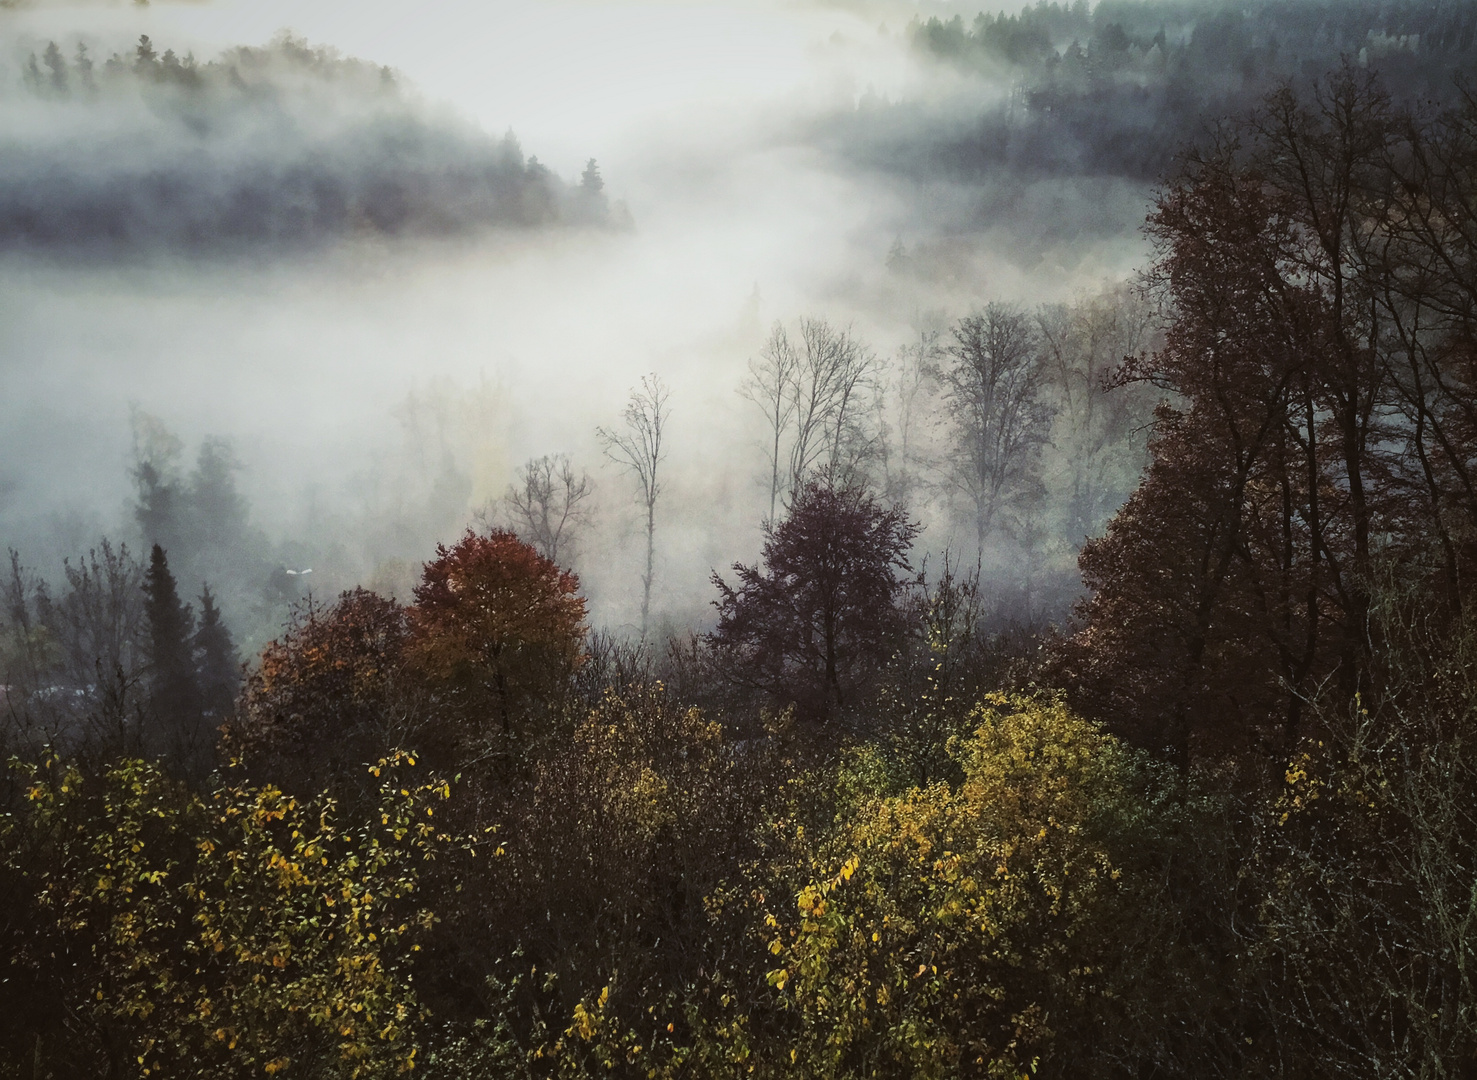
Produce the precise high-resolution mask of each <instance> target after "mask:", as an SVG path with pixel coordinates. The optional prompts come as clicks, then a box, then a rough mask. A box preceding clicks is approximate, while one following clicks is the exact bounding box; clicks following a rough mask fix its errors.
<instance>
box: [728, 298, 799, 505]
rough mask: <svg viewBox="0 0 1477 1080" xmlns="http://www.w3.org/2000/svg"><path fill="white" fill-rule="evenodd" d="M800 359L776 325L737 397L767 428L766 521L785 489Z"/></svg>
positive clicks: (750, 363) (781, 329)
mask: <svg viewBox="0 0 1477 1080" xmlns="http://www.w3.org/2000/svg"><path fill="white" fill-rule="evenodd" d="M799 366H800V358H799V356H797V355H796V353H795V348H794V346H792V345H791V344H790V339H789V337H788V336H787V335H786V334H785V328H784V327H783V326H781V325H780V324H779V323H775V324H774V329H773V330H771V331H770V333H769V340H768V341H766V342H765V343H764V347H763V348H762V349H760V350H759V358H758V359H757V360H750V361H749V377H748V378H747V379H745V380H744V382H743V384H742V385H741V386H740V387H739V393H741V394H743V396H744V397H746V398H748V399H749V400H750V401H752V402H753V403H754V404H755V405H757V406H759V408H760V409H761V410H763V412H764V419H765V422H766V423H767V424H768V425H769V442H768V445H767V446H766V447H765V452H766V454H767V455H768V457H769V520H771V521H773V520H774V511H775V508H776V505H777V504H778V502H779V496H780V491H781V489H782V487H783V486H784V476H785V472H784V470H785V461H786V458H787V455H786V454H785V452H784V450H783V443H784V440H785V437H786V434H787V433H788V431H789V429H790V421H791V420H792V419H794V416H795V395H794V393H793V388H794V382H795V372H796V371H797V370H798V368H799Z"/></svg>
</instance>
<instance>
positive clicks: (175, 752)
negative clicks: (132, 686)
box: [143, 544, 208, 762]
mask: <svg viewBox="0 0 1477 1080" xmlns="http://www.w3.org/2000/svg"><path fill="white" fill-rule="evenodd" d="M143 590H144V617H145V619H146V620H147V622H148V633H149V637H148V657H149V705H150V709H151V711H152V713H153V716H154V722H155V724H156V725H157V726H158V729H159V734H158V738H157V740H156V741H157V742H158V745H159V749H160V750H162V751H163V752H164V753H166V754H168V755H170V756H174V757H178V758H179V759H180V760H182V761H185V762H198V760H199V758H200V755H201V753H202V747H201V745H200V743H201V740H202V737H203V736H202V732H201V730H200V729H201V716H200V685H199V682H198V681H197V680H196V677H195V657H194V650H193V648H192V645H191V639H192V637H193V631H194V624H195V618H194V614H193V612H191V610H190V606H189V605H188V604H185V603H183V602H182V601H181V600H180V597H179V589H178V588H177V587H176V585H175V581H174V574H173V573H171V572H170V569H169V559H168V557H167V556H166V555H165V552H164V549H163V548H162V547H160V546H159V545H158V544H155V545H154V547H153V550H152V551H150V553H149V569H148V570H147V571H146V572H145V574H144V585H143ZM207 749H208V748H207Z"/></svg>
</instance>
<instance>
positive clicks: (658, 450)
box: [595, 374, 670, 640]
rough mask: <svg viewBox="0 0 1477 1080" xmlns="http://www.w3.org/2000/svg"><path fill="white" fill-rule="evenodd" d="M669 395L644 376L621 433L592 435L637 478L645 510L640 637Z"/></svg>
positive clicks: (647, 604) (646, 616)
mask: <svg viewBox="0 0 1477 1080" xmlns="http://www.w3.org/2000/svg"><path fill="white" fill-rule="evenodd" d="M669 393H670V391H669V390H668V389H667V387H666V385H665V384H664V383H663V382H662V381H661V379H660V378H659V377H658V376H657V375H655V374H652V375H643V376H642V377H641V386H640V387H639V388H638V389H636V390H632V391H631V400H630V401H629V402H628V403H627V405H626V412H625V421H626V427H625V430H624V431H611V430H608V429H606V428H597V429H596V431H595V433H596V434H597V435H598V436H599V437H600V441H601V442H602V443H604V444H605V454H606V456H607V457H609V458H610V460H612V461H614V462H615V463H616V464H617V465H620V466H621V467H622V468H624V469H626V470H628V471H629V472H630V473H631V474H632V475H633V476H635V477H636V480H637V482H638V483H639V484H640V486H641V499H642V502H643V503H644V504H645V506H646V573H645V574H643V575H642V577H641V637H642V639H643V640H644V639H645V638H646V630H647V626H648V623H649V621H650V618H651V583H652V577H653V575H654V573H655V566H656V562H655V560H656V501H657V498H658V496H660V495H661V491H662V487H661V481H660V480H658V479H657V467H658V466H659V465H660V464H661V462H662V456H663V454H664V453H665V450H664V449H663V447H662V436H663V434H664V433H665V430H666V425H667V417H668V415H669V414H668V411H667V397H668V395H669Z"/></svg>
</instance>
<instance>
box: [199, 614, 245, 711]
mask: <svg viewBox="0 0 1477 1080" xmlns="http://www.w3.org/2000/svg"><path fill="white" fill-rule="evenodd" d="M194 646H195V672H196V679H197V681H198V685H199V687H200V704H201V707H202V709H203V711H204V714H205V716H206V717H207V718H209V719H212V720H219V719H220V718H222V717H224V716H226V715H227V714H229V713H230V712H231V709H232V706H233V705H234V704H235V701H236V688H237V686H238V684H239V683H240V681H241V672H240V669H239V666H238V665H237V662H236V647H235V645H234V644H232V642H231V632H230V631H229V630H228V629H226V624H225V623H224V622H222V621H221V610H220V608H218V607H216V606H215V596H214V595H213V594H212V593H211V591H210V586H209V585H206V586H205V587H204V588H203V589H202V590H201V593H200V627H199V629H197V630H196V631H195V640H194Z"/></svg>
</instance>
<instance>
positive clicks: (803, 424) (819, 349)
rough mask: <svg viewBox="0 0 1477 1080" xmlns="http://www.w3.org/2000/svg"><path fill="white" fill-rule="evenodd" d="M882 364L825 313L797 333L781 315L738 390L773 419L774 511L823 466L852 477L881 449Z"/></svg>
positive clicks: (840, 479)
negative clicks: (877, 415) (878, 402)
mask: <svg viewBox="0 0 1477 1080" xmlns="http://www.w3.org/2000/svg"><path fill="white" fill-rule="evenodd" d="M877 376H878V364H877V358H876V356H875V355H873V353H872V351H871V350H870V349H868V348H867V347H866V346H865V345H863V344H862V343H861V342H859V341H857V340H856V339H855V338H854V337H852V336H851V332H850V331H849V330H846V329H837V328H836V327H833V326H831V325H830V323H828V322H826V321H825V320H824V319H801V320H800V325H799V331H798V334H797V335H796V337H795V338H794V339H792V338H791V337H790V334H789V333H788V332H787V331H786V330H785V328H784V326H782V325H781V324H779V323H776V324H775V326H774V329H773V330H772V331H771V332H770V335H769V340H768V341H767V342H766V343H765V345H764V349H763V350H762V351H761V353H760V358H759V360H757V361H755V362H754V363H752V364H750V366H749V378H748V379H746V380H745V381H744V383H743V385H742V386H741V387H740V392H741V393H742V394H743V395H744V396H745V397H747V398H748V399H749V400H750V401H752V402H754V403H755V404H756V405H758V406H759V407H760V408H761V409H763V410H764V414H765V420H766V422H767V423H768V425H769V445H768V447H766V450H767V454H768V457H769V463H770V494H769V515H770V518H771V519H773V517H774V514H775V510H776V508H777V506H778V503H779V502H780V499H781V496H785V495H788V494H790V493H793V492H794V491H796V490H798V489H799V487H800V486H801V485H802V484H804V483H805V481H806V480H807V479H808V478H809V477H811V476H813V475H815V474H816V473H817V472H820V471H825V472H827V473H828V474H829V475H830V476H831V477H832V478H833V480H834V481H835V482H836V483H843V484H845V483H850V482H851V481H852V480H853V479H856V478H858V476H859V474H860V473H861V471H862V470H863V469H864V468H865V466H866V465H867V464H868V463H870V462H871V461H872V460H873V459H874V458H875V457H877V455H878V452H879V446H880V441H881V433H880V430H879V428H878V426H877V425H876V423H875V409H874V408H873V405H874V402H875V399H876V398H877V396H878V395H879V394H880V387H879V386H878V385H877Z"/></svg>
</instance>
